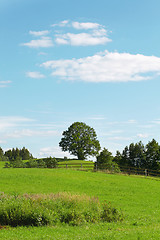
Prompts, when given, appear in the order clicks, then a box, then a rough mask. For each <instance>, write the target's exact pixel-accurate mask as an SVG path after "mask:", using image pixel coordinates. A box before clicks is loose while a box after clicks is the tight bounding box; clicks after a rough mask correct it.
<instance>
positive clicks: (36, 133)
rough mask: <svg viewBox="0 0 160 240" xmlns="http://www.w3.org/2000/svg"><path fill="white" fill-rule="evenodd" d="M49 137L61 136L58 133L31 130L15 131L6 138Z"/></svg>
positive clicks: (7, 134)
mask: <svg viewBox="0 0 160 240" xmlns="http://www.w3.org/2000/svg"><path fill="white" fill-rule="evenodd" d="M36 136H38V137H49V136H60V133H59V132H58V131H52V130H48V131H40V130H31V129H22V130H14V131H12V132H9V133H6V135H5V137H6V138H21V137H36Z"/></svg>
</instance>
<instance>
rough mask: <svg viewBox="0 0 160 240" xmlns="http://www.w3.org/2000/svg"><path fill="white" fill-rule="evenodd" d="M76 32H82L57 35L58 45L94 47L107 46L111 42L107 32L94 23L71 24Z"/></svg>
mask: <svg viewBox="0 0 160 240" xmlns="http://www.w3.org/2000/svg"><path fill="white" fill-rule="evenodd" d="M70 27H72V28H73V29H74V30H83V31H82V32H78V33H77V32H68V33H60V34H57V35H56V38H55V42H56V43H57V44H68V45H72V46H93V45H101V44H106V43H108V42H110V41H111V39H109V38H108V36H107V30H106V29H105V28H104V27H103V26H102V25H100V24H98V23H92V22H82V23H80V22H72V23H71V24H70Z"/></svg>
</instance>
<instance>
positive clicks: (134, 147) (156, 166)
mask: <svg viewBox="0 0 160 240" xmlns="http://www.w3.org/2000/svg"><path fill="white" fill-rule="evenodd" d="M62 136H63V137H62V139H61V141H60V143H59V146H60V147H61V149H62V151H64V152H65V151H68V152H69V153H70V154H72V155H74V156H76V157H77V158H78V159H80V160H85V159H86V158H87V157H88V156H96V162H95V168H97V169H109V170H111V169H112V168H113V167H114V169H116V170H117V171H118V170H119V169H120V168H121V167H126V168H131V167H133V168H139V169H150V170H160V145H159V144H158V142H157V141H156V140H155V139H152V140H151V141H149V142H148V143H147V144H146V145H144V144H143V143H142V142H141V141H140V142H138V143H131V144H130V145H129V146H126V147H125V148H124V149H123V151H122V152H120V151H117V152H116V155H115V156H113V155H112V153H111V152H110V151H108V149H106V148H104V149H103V150H101V147H100V143H99V141H98V140H97V135H96V132H95V130H94V129H93V128H91V127H90V126H88V125H86V124H85V123H82V122H75V123H73V124H72V125H71V126H70V127H69V128H68V129H67V130H66V131H64V132H63V134H62ZM100 150H101V151H100ZM0 160H1V161H4V160H5V161H9V164H8V167H16V166H19V167H56V165H57V160H56V158H51V157H50V158H46V159H40V160H34V159H33V156H32V154H31V153H30V152H29V150H28V149H26V148H25V147H23V148H22V149H18V148H12V149H10V150H8V151H6V152H3V149H2V148H0ZM23 160H30V161H29V162H28V163H24V162H23ZM47 162H48V163H47ZM6 166H7V164H6Z"/></svg>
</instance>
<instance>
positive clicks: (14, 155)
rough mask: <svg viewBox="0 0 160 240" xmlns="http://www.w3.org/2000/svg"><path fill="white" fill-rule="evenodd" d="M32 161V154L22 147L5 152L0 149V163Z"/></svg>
mask: <svg viewBox="0 0 160 240" xmlns="http://www.w3.org/2000/svg"><path fill="white" fill-rule="evenodd" d="M29 159H33V156H32V154H31V153H30V152H29V150H28V149H26V148H25V147H23V148H22V149H18V148H12V149H9V150H7V151H5V152H4V151H3V149H2V148H1V147H0V161H15V160H29Z"/></svg>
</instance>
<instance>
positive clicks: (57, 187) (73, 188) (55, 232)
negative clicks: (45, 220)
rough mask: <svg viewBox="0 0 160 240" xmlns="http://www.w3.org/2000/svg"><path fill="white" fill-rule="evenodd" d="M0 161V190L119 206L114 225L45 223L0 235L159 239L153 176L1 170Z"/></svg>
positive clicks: (157, 184) (158, 198) (157, 187)
mask: <svg viewBox="0 0 160 240" xmlns="http://www.w3.org/2000/svg"><path fill="white" fill-rule="evenodd" d="M3 164H4V163H3V162H0V176H1V180H0V192H4V193H5V194H12V195H16V194H25V193H28V194H36V193H37V194H50V193H58V192H66V193H71V194H77V195H83V194H85V195H87V196H90V197H96V198H98V199H99V201H100V202H101V203H103V202H104V201H107V202H111V205H112V206H114V207H115V208H117V209H118V210H122V212H123V214H124V218H125V219H124V221H123V222H117V223H103V222H102V223H98V224H84V225H81V226H69V225H67V224H61V225H60V224H59V225H55V226H46V227H16V228H13V227H5V228H1V229H0V239H7V240H19V239H31V240H32V239H34V240H35V239H37V240H40V239H68V240H69V239H86V240H88V239H95V240H96V239H97V240H100V239H112V240H114V239H116V240H117V239H123V240H125V239H126V240H128V239H129V240H132V239H145V240H146V239H148V240H151V239H159V238H160V181H159V179H158V178H145V177H142V176H127V175H126V176H125V175H120V174H105V173H101V172H86V171H76V170H73V169H30V168H28V169H13V168H9V169H5V168H3Z"/></svg>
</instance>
